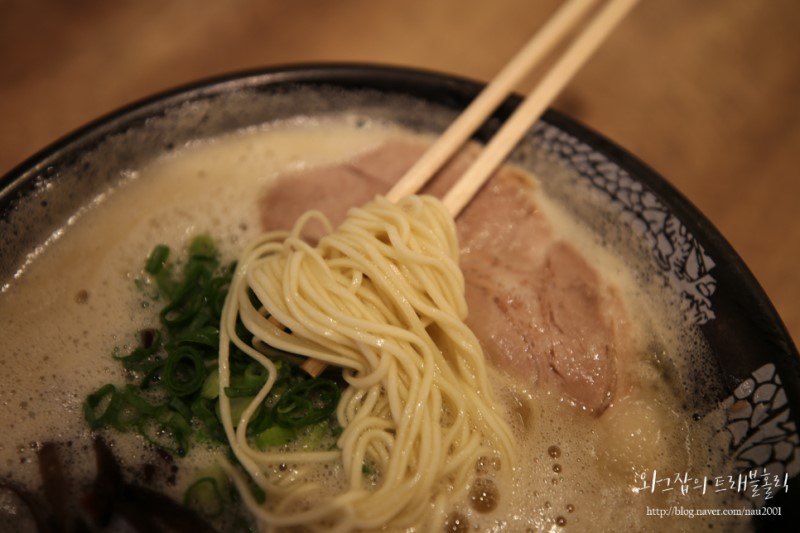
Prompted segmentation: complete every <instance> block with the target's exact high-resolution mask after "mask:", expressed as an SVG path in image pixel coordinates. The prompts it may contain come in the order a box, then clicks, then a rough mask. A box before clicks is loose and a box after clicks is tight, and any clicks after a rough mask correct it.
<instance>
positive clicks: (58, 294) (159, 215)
mask: <svg viewBox="0 0 800 533" xmlns="http://www.w3.org/2000/svg"><path fill="white" fill-rule="evenodd" d="M357 122H358V125H357V126H356V123H357ZM410 135H412V134H411V133H409V132H406V131H402V130H400V129H398V128H396V127H393V126H387V125H385V124H371V123H367V124H363V123H362V122H361V121H360V120H356V119H355V118H354V117H345V118H343V119H340V120H333V119H331V120H313V121H312V120H297V121H293V122H288V123H280V124H274V125H271V126H269V127H265V128H263V129H258V130H252V131H244V132H239V133H236V134H233V135H230V136H227V137H224V138H217V139H215V140H213V141H206V142H202V143H197V144H194V145H189V146H186V147H184V148H183V149H181V150H177V151H174V152H172V153H170V154H167V155H165V156H163V157H161V158H160V159H158V160H156V161H154V162H152V163H151V164H149V165H148V166H146V167H144V168H142V169H139V170H137V171H136V172H134V173H131V175H130V176H129V177H128V179H126V180H125V181H123V182H122V183H120V184H119V185H117V186H115V188H114V189H112V190H109V191H107V192H105V193H103V195H101V196H99V197H97V198H95V199H94V200H93V201H91V202H90V208H88V209H86V210H85V211H84V212H82V213H81V215H80V216H79V217H78V218H77V219H76V220H73V221H71V223H70V224H69V225H68V227H67V228H65V230H64V231H63V233H64V234H63V235H62V236H61V237H60V238H59V239H56V240H54V242H53V243H52V244H51V245H50V246H49V247H48V249H46V250H45V251H44V252H43V253H42V254H41V255H40V256H39V257H38V258H37V259H36V260H35V261H34V262H33V263H32V264H31V265H29V266H28V268H27V269H26V271H25V273H24V275H22V276H20V277H19V279H17V280H15V281H14V282H12V283H11V285H10V286H9V288H8V289H7V290H6V291H5V292H4V293H3V294H2V298H0V316H3V317H4V322H3V324H2V325H0V329H2V331H0V334H2V336H3V338H4V348H5V349H4V361H5V368H4V372H2V373H1V374H0V422H2V424H3V426H4V432H5V435H4V437H3V439H2V441H0V464H2V469H3V471H4V472H7V473H9V474H10V475H11V476H12V477H13V478H14V479H16V480H18V481H20V482H22V483H24V484H26V485H29V486H32V487H35V486H37V485H38V470H37V466H36V465H35V453H36V450H37V447H38V446H39V445H40V444H41V443H42V442H44V441H62V442H63V441H71V442H73V443H75V445H76V446H79V447H81V449H86V448H88V442H89V437H90V435H89V432H88V431H87V428H86V425H85V422H84V420H83V412H82V402H83V400H84V399H85V397H86V396H87V394H89V393H90V392H92V391H94V390H96V389H97V388H98V387H100V386H102V385H104V384H105V383H108V382H113V383H121V382H122V381H123V379H124V376H123V372H122V370H121V368H120V365H119V364H118V363H117V362H116V361H114V360H113V359H112V358H111V353H112V351H113V350H114V348H115V347H118V348H121V349H122V350H123V351H124V350H126V349H128V348H130V347H131V346H133V345H134V343H135V342H136V337H135V333H136V332H137V331H138V330H140V329H142V328H145V327H150V326H152V324H153V323H154V314H155V312H154V311H153V310H152V309H148V308H145V307H143V302H144V298H143V297H142V295H141V294H140V293H137V292H136V291H135V290H134V289H133V285H134V283H133V281H134V279H135V278H136V276H137V275H139V274H140V270H139V269H140V267H141V266H142V264H143V258H144V257H146V256H147V254H148V253H149V251H150V249H152V247H153V246H154V245H155V244H157V243H164V244H167V245H169V246H171V247H172V248H173V249H180V248H181V247H182V246H183V245H184V244H185V243H186V242H187V241H188V239H190V238H191V237H192V236H194V235H196V234H199V233H209V234H211V235H213V236H214V237H215V238H216V239H217V240H218V241H219V244H220V248H221V250H222V252H223V254H225V255H226V256H227V257H228V258H231V259H232V258H234V257H235V255H236V253H237V251H238V250H239V249H240V247H241V246H242V244H243V242H244V241H246V240H247V239H248V238H249V237H251V236H252V235H254V234H255V233H256V232H257V231H258V230H259V228H258V220H259V214H258V205H257V202H256V201H255V199H256V198H257V197H258V194H259V193H260V191H261V190H262V189H263V187H265V186H266V185H267V184H268V183H269V182H270V180H271V179H273V178H274V177H275V176H277V175H280V174H282V173H285V172H288V171H291V170H298V169H300V168H304V167H305V166H312V165H321V164H326V163H333V162H337V161H340V160H343V159H346V158H348V157H351V156H353V155H354V154H356V153H360V152H363V151H366V150H369V149H371V148H374V147H376V146H378V145H379V144H380V143H381V142H382V141H384V140H387V139H390V138H396V137H399V136H410ZM537 194H538V195H539V197H537V200H536V201H537V202H538V203H539V204H540V205H541V206H542V208H543V209H545V212H546V213H547V216H548V218H550V219H551V220H552V221H553V222H554V226H555V227H556V228H557V231H558V232H559V233H560V234H561V236H562V237H564V238H566V239H568V240H569V241H571V242H573V243H574V244H576V246H578V247H579V249H581V250H582V251H583V253H585V254H586V255H588V256H590V257H592V262H593V264H594V265H596V267H597V268H598V269H599V270H600V271H601V272H602V273H603V275H604V276H605V277H606V278H607V279H610V280H611V281H612V282H613V283H614V284H616V285H617V286H618V287H620V289H621V291H622V292H623V294H624V295H625V303H626V305H627V306H628V308H629V310H630V311H631V314H632V316H636V317H639V318H640V321H639V322H638V325H637V328H636V332H635V335H636V336H637V343H638V345H639V346H640V357H639V358H638V359H636V360H635V361H633V362H632V363H631V366H630V368H631V370H630V372H631V375H632V376H633V377H634V379H632V380H631V382H632V383H633V385H632V387H631V390H630V393H629V394H627V395H626V396H624V397H620V398H617V399H616V400H615V402H614V405H612V407H611V408H610V409H609V410H608V411H607V412H606V413H605V414H604V415H603V416H601V417H599V418H595V417H593V416H592V415H589V414H587V413H584V412H581V411H580V410H577V409H575V408H574V406H572V405H568V404H567V403H566V402H564V401H562V399H561V398H559V397H558V396H557V395H555V394H553V393H552V392H549V391H546V390H539V389H537V388H536V387H535V386H533V385H532V384H528V383H525V382H524V381H516V380H513V379H510V378H507V377H503V376H500V375H498V376H496V377H495V382H496V383H495V385H496V388H497V393H498V397H500V398H501V399H502V401H503V404H504V407H503V408H504V409H506V410H507V411H508V413H509V417H510V419H511V423H512V424H513V426H514V428H515V431H516V432H517V436H518V439H519V443H520V460H519V464H520V466H519V468H518V471H519V472H518V475H517V476H516V479H515V480H502V479H497V480H495V481H496V483H497V485H498V487H499V489H500V491H499V494H500V497H499V500H498V506H497V509H496V510H495V511H494V512H492V513H483V512H479V511H477V510H475V508H474V505H472V504H471V502H469V501H467V502H464V505H463V506H462V508H461V509H459V510H458V511H459V513H460V514H461V516H462V518H464V519H465V520H466V521H468V522H469V524H470V527H471V528H476V529H477V530H481V531H484V530H508V531H526V530H527V529H530V530H550V529H558V528H559V527H561V526H566V527H567V528H569V527H570V526H575V528H576V529H577V530H585V529H595V530H598V529H604V526H605V528H609V529H620V530H630V529H645V528H646V529H648V530H650V529H652V528H657V527H664V528H667V529H670V530H674V528H675V527H676V526H677V525H679V523H678V522H676V521H675V520H674V519H673V520H659V519H658V518H657V517H653V516H648V515H647V509H648V508H655V507H661V508H663V507H666V506H668V505H675V504H680V505H683V506H685V507H697V508H700V507H702V508H714V507H717V508H719V507H721V506H723V505H724V504H725V502H722V501H720V500H719V499H718V498H715V497H714V495H713V494H705V495H699V492H694V493H690V494H689V495H687V496H680V495H677V494H675V493H672V494H659V493H655V494H650V493H646V494H637V493H636V491H635V488H636V486H637V485H641V484H642V483H643V482H642V481H641V480H640V479H639V477H638V476H639V474H650V473H652V471H653V470H658V471H659V472H664V473H667V472H669V473H675V472H679V471H680V472H684V471H685V472H688V473H689V474H690V475H693V476H703V475H710V476H714V475H720V474H721V473H723V472H727V470H726V469H724V465H723V464H722V462H721V461H722V460H721V459H720V457H722V453H721V452H719V453H718V452H717V450H715V449H713V450H712V449H710V448H709V447H711V446H714V444H713V435H714V432H715V430H716V429H717V428H718V427H719V425H718V422H719V421H717V420H712V418H713V417H708V418H707V419H706V420H705V421H704V422H703V423H700V422H698V421H694V420H692V419H691V417H690V413H687V412H686V411H685V409H684V405H682V393H681V391H680V390H676V389H675V387H676V386H678V387H679V386H680V383H672V384H668V383H667V382H666V381H665V379H664V375H665V373H664V368H665V367H664V365H667V366H670V367H679V368H683V367H686V366H688V365H695V364H696V363H697V359H696V357H698V356H700V357H703V354H704V348H703V346H702V342H701V341H700V340H699V336H698V335H697V334H696V332H694V333H693V332H692V331H691V330H687V327H688V326H686V325H685V324H683V323H681V321H680V320H675V319H674V317H677V316H680V313H679V312H678V310H679V308H678V304H677V303H676V302H674V301H671V299H670V296H669V295H668V294H663V295H661V293H662V292H665V291H661V292H658V293H657V292H656V291H655V290H654V289H653V287H649V286H646V285H647V284H646V283H645V284H644V285H645V286H643V282H642V278H641V277H639V276H637V274H636V269H631V268H629V267H628V266H626V264H625V261H623V260H622V259H620V258H619V257H618V256H616V255H614V254H611V253H609V252H608V250H607V249H606V248H604V247H603V246H600V245H599V244H598V243H597V241H596V239H595V238H594V237H593V236H592V235H591V233H589V232H588V231H587V229H586V228H585V227H583V226H582V225H581V224H580V223H577V222H576V221H575V220H573V219H572V217H571V216H570V215H569V214H568V213H567V212H566V211H565V210H563V209H562V208H561V207H560V206H559V205H558V204H557V203H556V202H553V201H551V200H549V199H548V198H547V197H545V196H544V195H543V193H542V192H541V190H540V189H538V192H537ZM644 268H646V267H644ZM656 295H661V296H663V298H662V297H661V296H658V298H659V299H656V300H653V298H654V297H655V296H656ZM671 317H673V318H671ZM690 355H691V357H689V356H690ZM685 373H686V372H683V371H682V374H685ZM113 440H114V443H115V446H116V448H117V453H118V454H119V455H120V458H121V459H122V460H123V461H124V462H125V464H127V465H136V464H137V463H140V462H144V461H147V460H148V456H149V454H150V451H149V450H148V449H147V447H146V446H144V444H143V442H142V441H141V439H140V438H138V437H135V436H124V437H122V436H116V435H115V436H113ZM210 453H211V455H213V452H210ZM77 455H78V456H79V455H80V454H77ZM86 458H87V461H85V462H78V463H76V464H74V465H71V467H70V468H73V469H74V474H75V475H76V476H83V477H86V478H88V477H90V476H91V475H92V474H91V470H92V468H93V466H92V462H91V459H90V456H89V455H86ZM210 461H213V457H211V456H209V454H208V453H204V451H203V450H197V451H196V452H193V453H192V454H191V456H190V458H188V459H186V460H182V461H181V462H180V464H181V465H182V468H181V470H180V472H179V475H178V477H177V480H176V483H175V484H174V485H172V486H165V487H164V490H166V491H167V492H169V493H171V494H172V495H174V496H175V497H180V494H181V492H182V490H183V489H184V487H185V486H186V484H187V483H189V482H190V481H191V480H192V477H193V475H194V473H195V472H196V471H197V470H198V469H202V468H203V467H204V465H205V464H207V463H208V462H210ZM82 468H85V470H86V472H84V473H83V474H81V473H80V470H81V469H82ZM335 470H336V469H335V468H334V469H333V471H331V470H330V469H328V470H323V471H322V472H321V474H320V475H322V476H326V477H329V478H331V480H332V482H334V483H335V482H336V479H335V478H336V475H335ZM481 475H483V476H488V477H491V475H492V474H491V469H489V470H488V471H486V472H483V473H482V474H481ZM683 525H684V526H686V527H690V526H691V527H706V524H703V523H701V519H700V518H694V519H693V520H691V521H689V522H686V523H685V524H683ZM712 525H717V526H718V525H721V523H720V522H719V519H717V521H709V523H708V526H712ZM456 530H458V529H456ZM464 531H466V530H464Z"/></svg>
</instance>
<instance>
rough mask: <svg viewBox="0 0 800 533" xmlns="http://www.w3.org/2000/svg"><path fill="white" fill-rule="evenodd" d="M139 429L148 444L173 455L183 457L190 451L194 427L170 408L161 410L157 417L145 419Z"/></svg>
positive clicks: (140, 423)
mask: <svg viewBox="0 0 800 533" xmlns="http://www.w3.org/2000/svg"><path fill="white" fill-rule="evenodd" d="M138 429H139V433H140V434H141V435H142V436H143V437H144V438H145V439H146V440H147V441H148V442H150V443H151V444H153V445H154V446H157V447H158V448H161V449H163V450H165V451H167V452H169V453H171V454H173V455H177V456H179V457H183V456H185V455H186V453H187V451H188V450H189V436H190V435H191V432H192V427H191V425H190V424H189V421H187V420H186V419H185V418H184V417H183V416H181V415H180V414H179V413H177V412H175V411H172V410H170V409H168V408H162V409H161V410H159V413H158V415H157V416H156V417H147V418H143V419H142V420H141V421H140V422H139V424H138Z"/></svg>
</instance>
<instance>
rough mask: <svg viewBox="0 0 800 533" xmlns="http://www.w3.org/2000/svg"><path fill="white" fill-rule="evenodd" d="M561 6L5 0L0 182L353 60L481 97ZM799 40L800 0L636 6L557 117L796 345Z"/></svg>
mask: <svg viewBox="0 0 800 533" xmlns="http://www.w3.org/2000/svg"><path fill="white" fill-rule="evenodd" d="M559 3H560V0H492V1H491V2H490V1H488V0H397V1H394V0H392V1H389V0H387V1H377V0H337V1H333V0H330V1H324V0H292V1H289V0H286V1H278V0H228V1H216V2H203V1H201V0H178V1H168V0H158V1H156V0H140V1H129V0H121V1H118V2H107V1H101V0H74V1H71V2H65V1H63V0H62V1H59V0H3V3H2V6H3V9H2V15H1V16H0V116H2V117H3V121H2V123H1V124H0V174H3V173H5V172H6V171H7V170H9V169H10V168H11V167H13V166H14V165H16V164H17V163H19V162H21V161H22V160H23V159H25V158H26V157H28V156H29V155H31V154H32V153H34V152H35V151H37V150H38V149H40V148H42V147H44V146H45V145H47V144H49V143H50V142H52V141H54V140H55V139H57V138H58V137H60V136H62V135H64V134H65V133H68V132H69V131H71V130H73V129H75V128H77V127H79V126H81V125H82V124H84V123H85V122H87V121H88V120H91V119H93V118H96V117H97V116H99V115H101V114H104V113H107V112H109V111H111V110H113V109H115V108H117V107H119V106H121V105H123V104H126V103H129V102H131V101H134V100H137V99H139V98H142V97H144V96H147V95H149V94H151V93H154V92H156V91H160V90H163V89H167V88H170V87H174V86H176V85H179V84H183V83H186V82H189V81H192V80H196V79H198V78H204V77H208V76H212V75H217V74H222V73H227V72H231V71H236V70H240V69H248V68H254V67H262V66H272V65H280V64H286V63H297V62H320V61H326V62H327V61H360V62H377V63H384V64H392V65H404V66H414V67H423V68H429V69H435V70H440V71H444V72H448V73H453V74H457V75H462V76H467V77H470V78H474V79H478V80H484V81H485V80H488V79H490V78H491V77H492V76H493V75H494V74H495V73H496V72H497V70H498V69H499V68H500V67H501V66H502V65H503V64H504V63H505V61H506V60H507V59H508V58H509V57H510V56H511V55H512V54H513V53H514V51H516V49H517V48H518V47H520V46H521V45H522V44H523V43H524V42H525V41H526V40H527V38H528V37H529V36H530V35H531V34H532V33H533V32H534V31H535V30H536V29H537V28H538V27H539V26H540V25H541V24H542V23H543V22H544V21H545V20H546V18H547V17H548V16H549V15H550V14H551V13H552V12H553V10H554V9H555V8H556V7H557V6H558V5H559ZM798 28H800V1H797V0H643V1H642V2H641V3H640V4H639V5H638V6H637V7H636V9H635V10H634V12H633V13H632V14H631V15H630V17H629V18H628V19H627V20H626V21H625V22H624V23H623V25H622V26H621V27H620V28H619V29H618V30H617V31H616V33H615V34H614V35H613V36H612V38H611V39H610V40H609V41H608V42H607V43H606V44H605V45H604V46H603V48H602V49H601V50H600V51H598V53H597V54H596V55H595V56H594V57H593V58H592V60H591V61H590V63H589V64H588V65H587V66H586V67H585V68H584V69H583V70H582V71H581V72H580V74H579V75H578V76H577V77H576V78H575V79H574V80H573V82H572V83H571V84H570V86H569V87H568V88H567V90H566V91H565V92H564V93H563V94H562V96H561V97H560V98H559V99H558V100H557V101H556V102H555V104H554V107H556V108H558V109H560V110H562V111H565V112H567V113H568V114H570V115H572V116H573V117H575V118H577V119H578V120H580V121H582V122H584V123H585V124H587V125H589V126H590V127H592V128H594V129H595V130H597V131H599V132H601V133H603V134H604V135H606V136H607V137H609V138H611V139H612V140H614V141H615V142H617V143H618V144H620V145H621V146H623V147H625V148H627V149H628V150H629V151H631V152H632V153H634V154H636V155H637V156H638V157H640V158H641V159H642V160H643V161H645V162H646V163H647V164H649V165H650V166H651V167H653V168H654V169H656V170H657V171H659V172H660V173H661V174H663V175H664V176H665V177H667V179H669V180H670V181H671V182H672V183H673V184H674V185H675V186H677V188H678V189H679V190H681V191H682V192H683V193H684V194H685V195H686V196H687V197H688V198H689V199H690V200H691V201H692V202H693V203H694V204H695V205H697V206H698V207H699V208H700V209H701V210H702V211H703V212H704V213H705V214H706V215H707V216H708V217H709V218H710V219H711V221H712V222H713V223H714V224H715V225H716V226H717V227H718V228H719V229H720V231H721V232H722V233H723V235H725V236H726V237H727V239H728V240H729V241H730V242H731V243H732V244H733V246H734V248H736V249H737V250H738V252H739V253H740V255H741V256H742V257H743V258H744V260H745V262H746V263H747V264H748V266H749V267H750V268H751V270H752V271H753V272H754V273H755V275H756V277H757V278H758V280H759V281H760V282H761V284H762V285H763V286H764V288H765V290H766V292H767V294H768V295H769V296H770V297H771V299H772V301H773V302H774V304H775V306H776V307H777V309H778V311H779V312H780V314H781V316H782V317H783V319H784V322H785V323H786V325H787V327H788V328H789V330H790V332H791V333H792V336H793V338H794V339H795V341H796V342H797V341H798V340H800V276H798V275H797V265H798V264H800V216H798V212H799V211H800V209H798V207H797V206H796V205H795V203H796V201H797V200H798V198H800V179H798V178H799V177H798V175H797V170H796V158H797V156H798V155H800V104H799V103H798V99H800V52H799V51H798V49H799V48H800V46H799V45H800V37H799V36H798ZM528 83H530V82H528ZM525 88H526V86H524V85H523V87H522V89H525Z"/></svg>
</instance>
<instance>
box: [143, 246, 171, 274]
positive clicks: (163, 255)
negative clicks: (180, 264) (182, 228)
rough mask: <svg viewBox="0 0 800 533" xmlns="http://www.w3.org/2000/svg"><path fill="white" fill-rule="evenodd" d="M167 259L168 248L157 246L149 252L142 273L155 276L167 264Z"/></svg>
mask: <svg viewBox="0 0 800 533" xmlns="http://www.w3.org/2000/svg"><path fill="white" fill-rule="evenodd" d="M168 257H169V246H167V245H165V244H159V245H158V246H156V247H155V248H153V251H152V252H150V256H149V257H148V258H147V262H146V263H145V264H144V271H145V272H147V273H148V274H150V275H152V276H155V275H156V274H158V273H159V272H161V270H162V269H163V268H164V265H166V264H167V258H168Z"/></svg>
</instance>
